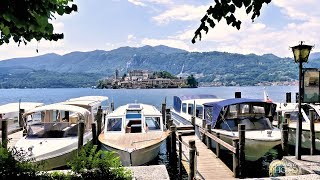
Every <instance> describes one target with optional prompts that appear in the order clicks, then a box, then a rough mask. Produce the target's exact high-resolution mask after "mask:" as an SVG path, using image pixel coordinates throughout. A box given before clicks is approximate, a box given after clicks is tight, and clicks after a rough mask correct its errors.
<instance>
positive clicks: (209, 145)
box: [207, 124, 211, 149]
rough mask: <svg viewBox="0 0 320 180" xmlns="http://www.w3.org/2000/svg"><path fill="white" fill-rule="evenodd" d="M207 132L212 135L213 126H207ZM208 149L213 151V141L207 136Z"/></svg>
mask: <svg viewBox="0 0 320 180" xmlns="http://www.w3.org/2000/svg"><path fill="white" fill-rule="evenodd" d="M207 132H208V133H211V124H207ZM207 147H208V149H211V139H210V137H208V136H207Z"/></svg>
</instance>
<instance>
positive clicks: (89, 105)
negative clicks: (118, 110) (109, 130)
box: [61, 96, 110, 122]
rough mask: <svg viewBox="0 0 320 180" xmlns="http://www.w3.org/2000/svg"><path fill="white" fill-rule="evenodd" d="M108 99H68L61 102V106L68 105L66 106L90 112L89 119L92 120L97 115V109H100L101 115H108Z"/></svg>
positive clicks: (92, 97) (102, 97)
mask: <svg viewBox="0 0 320 180" xmlns="http://www.w3.org/2000/svg"><path fill="white" fill-rule="evenodd" d="M108 99H109V98H108V97H107V96H82V97H78V98H72V99H68V100H66V101H64V102H61V104H68V105H74V106H79V107H83V108H85V109H87V110H88V111H90V113H91V117H90V118H92V120H94V119H95V116H96V115H97V112H98V108H99V107H100V108H102V111H103V115H106V114H108V113H110V108H109V106H108V103H106V102H107V101H108ZM103 117H104V116H103ZM103 122H104V121H103Z"/></svg>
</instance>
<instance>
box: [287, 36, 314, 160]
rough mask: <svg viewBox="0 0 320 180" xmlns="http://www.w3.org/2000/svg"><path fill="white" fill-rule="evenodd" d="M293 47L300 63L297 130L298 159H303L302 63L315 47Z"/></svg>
mask: <svg viewBox="0 0 320 180" xmlns="http://www.w3.org/2000/svg"><path fill="white" fill-rule="evenodd" d="M302 43H303V41H301V42H300V44H299V45H297V46H293V47H291V49H292V52H293V56H294V61H295V62H296V63H299V119H298V123H297V128H296V153H295V155H296V159H298V160H300V159H301V134H302V113H301V102H302V95H301V92H302V90H301V89H302V77H301V76H302V63H304V62H308V58H309V54H310V51H311V49H312V48H313V46H309V45H305V44H302Z"/></svg>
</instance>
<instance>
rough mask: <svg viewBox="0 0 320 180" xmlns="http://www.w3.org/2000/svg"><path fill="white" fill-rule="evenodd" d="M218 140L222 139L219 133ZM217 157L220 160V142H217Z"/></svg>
mask: <svg viewBox="0 0 320 180" xmlns="http://www.w3.org/2000/svg"><path fill="white" fill-rule="evenodd" d="M217 138H219V139H220V133H217ZM216 156H217V158H220V144H219V143H218V142H216Z"/></svg>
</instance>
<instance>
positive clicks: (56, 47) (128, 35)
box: [0, 0, 320, 60]
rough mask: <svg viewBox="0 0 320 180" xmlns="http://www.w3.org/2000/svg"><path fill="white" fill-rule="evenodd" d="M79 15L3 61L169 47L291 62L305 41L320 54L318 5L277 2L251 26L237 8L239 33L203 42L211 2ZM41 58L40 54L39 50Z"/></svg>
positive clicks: (97, 7)
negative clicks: (198, 37)
mask: <svg viewBox="0 0 320 180" xmlns="http://www.w3.org/2000/svg"><path fill="white" fill-rule="evenodd" d="M75 3H76V4H77V5H78V12H77V13H73V14H71V15H66V16H63V17H60V16H56V18H57V19H56V20H54V21H53V24H54V27H55V31H56V32H63V33H64V34H65V39H63V40H60V41H58V42H48V41H44V40H41V41H40V42H39V43H37V42H35V41H33V42H31V43H29V44H28V45H27V46H25V45H20V47H18V46H17V44H14V43H9V44H8V45H2V46H0V52H1V53H0V60H3V59H8V58H14V57H29V56H37V55H41V54H46V53H51V52H54V53H57V54H66V53H69V52H72V51H92V50H96V49H101V50H111V49H115V48H118V47H121V46H132V47H140V46H144V45H152V46H155V45H160V44H163V45H168V46H171V47H176V48H181V49H185V50H188V51H200V52H203V51H225V52H232V53H242V54H249V53H255V54H266V53H274V54H275V55H277V56H281V57H291V56H292V53H291V51H290V50H289V47H290V46H293V45H297V44H298V42H299V41H301V40H303V41H305V42H306V43H307V44H311V45H316V46H315V49H314V50H313V51H319V50H318V48H317V45H318V44H320V38H319V35H318V31H319V30H320V6H319V3H318V1H316V0H304V1H301V0H290V1H288V0H273V1H272V2H271V3H270V4H269V5H264V7H263V9H262V11H261V12H262V14H261V16H260V17H259V18H257V19H256V21H255V22H254V23H252V21H251V19H250V17H251V16H250V15H249V16H248V15H246V14H245V10H244V9H238V10H237V12H236V13H237V15H238V16H239V17H240V19H241V20H242V22H243V23H242V26H241V30H240V31H238V30H236V29H235V28H233V27H229V26H227V25H226V23H225V21H221V22H220V23H219V24H218V25H217V26H216V28H215V29H210V30H209V33H208V34H207V35H205V36H204V37H203V39H202V41H198V42H197V43H196V44H192V43H191V39H192V37H193V34H194V31H195V30H196V29H197V28H198V26H199V24H200V23H199V22H200V19H201V17H202V16H203V15H204V13H205V12H206V9H207V8H208V7H209V6H210V5H213V3H214V1H211V0H210V1H208V0H201V1H199V0H184V1H183V0H75ZM37 47H38V48H39V53H36V48H37Z"/></svg>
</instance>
